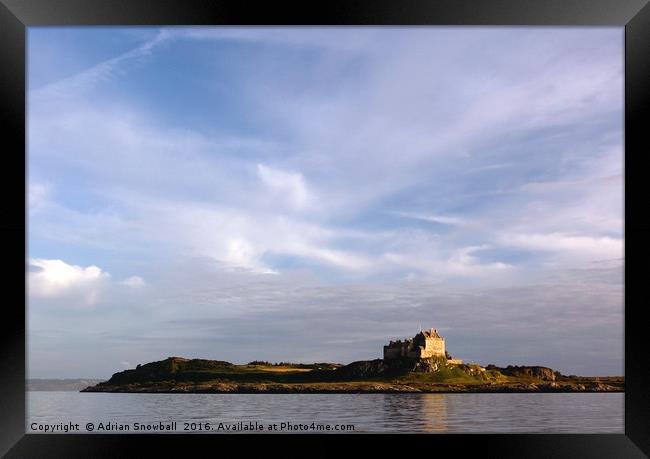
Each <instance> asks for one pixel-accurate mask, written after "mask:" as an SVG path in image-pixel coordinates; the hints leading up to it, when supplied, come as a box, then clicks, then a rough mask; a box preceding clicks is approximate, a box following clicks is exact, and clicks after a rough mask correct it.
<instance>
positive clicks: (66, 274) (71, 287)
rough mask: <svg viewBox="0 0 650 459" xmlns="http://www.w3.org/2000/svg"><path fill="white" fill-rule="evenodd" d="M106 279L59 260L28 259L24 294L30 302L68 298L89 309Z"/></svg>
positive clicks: (95, 270) (101, 273) (89, 268)
mask: <svg viewBox="0 0 650 459" xmlns="http://www.w3.org/2000/svg"><path fill="white" fill-rule="evenodd" d="M109 278H110V274H108V273H107V272H104V271H102V270H101V269H100V268H98V267H97V266H94V265H91V266H87V267H81V266H76V265H69V264H67V263H66V262H64V261H62V260H46V259H41V258H32V259H30V260H29V271H28V291H29V295H30V297H34V298H69V299H70V300H71V301H77V302H78V304H85V305H91V304H94V303H95V302H96V301H97V299H98V294H99V292H100V290H101V289H102V287H103V286H104V283H105V282H106V281H107V280H108V279H109ZM71 306H75V304H71Z"/></svg>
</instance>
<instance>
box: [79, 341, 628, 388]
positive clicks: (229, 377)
mask: <svg viewBox="0 0 650 459" xmlns="http://www.w3.org/2000/svg"><path fill="white" fill-rule="evenodd" d="M624 390H625V380H624V378H623V377H622V376H575V375H568V376H567V375H563V374H561V373H560V372H557V371H553V370H552V369H550V368H547V367H543V366H513V365H509V366H507V367H498V366H495V365H486V366H482V365H479V364H477V363H465V362H463V361H462V360H460V359H456V358H453V357H452V356H451V355H450V354H449V353H448V352H447V350H446V349H445V339H444V338H443V337H441V336H440V334H439V333H438V332H437V330H436V329H430V330H424V331H422V330H421V331H420V332H419V333H418V334H416V335H415V336H414V337H413V338H410V339H406V340H403V341H402V340H398V341H391V342H390V343H389V344H388V345H386V346H384V354H383V359H375V360H362V361H357V362H352V363H350V364H347V365H342V364H337V363H312V364H304V363H288V362H280V363H271V362H265V361H252V362H250V363H248V364H243V365H237V364H233V363H230V362H226V361H222V360H207V359H187V358H182V357H168V358H167V359H165V360H161V361H157V362H151V363H147V364H144V365H138V366H137V367H136V368H135V369H130V370H125V371H121V372H119V373H115V374H114V375H113V376H112V377H111V378H110V379H109V380H108V381H103V382H99V383H98V384H95V385H92V386H88V387H86V388H85V389H83V390H81V392H129V393H131V392H134V393H251V394H253V393H456V392H458V393H463V392H474V393H491V392H495V393H497V392H624Z"/></svg>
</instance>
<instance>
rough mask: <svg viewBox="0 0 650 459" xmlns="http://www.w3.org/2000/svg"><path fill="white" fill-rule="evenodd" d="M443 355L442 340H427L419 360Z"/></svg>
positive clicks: (443, 343) (443, 346)
mask: <svg viewBox="0 0 650 459" xmlns="http://www.w3.org/2000/svg"><path fill="white" fill-rule="evenodd" d="M444 355H445V340H444V339H443V338H427V339H426V345H425V348H424V349H422V352H421V353H420V358H423V359H425V358H427V357H436V356H444Z"/></svg>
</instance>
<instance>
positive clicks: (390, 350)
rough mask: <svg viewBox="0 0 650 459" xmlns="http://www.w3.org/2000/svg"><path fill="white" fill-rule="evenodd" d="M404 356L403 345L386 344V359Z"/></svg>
mask: <svg viewBox="0 0 650 459" xmlns="http://www.w3.org/2000/svg"><path fill="white" fill-rule="evenodd" d="M401 356H402V348H401V347H389V346H384V360H391V359H397V358H399V357H401Z"/></svg>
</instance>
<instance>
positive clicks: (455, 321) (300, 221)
mask: <svg viewBox="0 0 650 459" xmlns="http://www.w3.org/2000/svg"><path fill="white" fill-rule="evenodd" d="M622 45H623V29H622V28H476V27H475V28H427V27H416V28H372V27H364V28H180V27H178V28H164V29H158V28H30V29H29V31H28V82H29V93H28V102H27V103H28V209H29V221H28V226H29V230H28V238H29V239H28V243H29V245H28V274H27V275H28V285H29V290H28V320H29V326H28V328H29V342H28V345H29V373H30V376H32V377H107V376H110V375H111V374H112V373H114V372H116V371H119V370H121V369H124V368H130V367H134V366H135V365H136V364H137V363H145V362H148V361H152V360H158V359H163V358H165V357H167V356H169V355H182V356H186V357H199V358H215V359H223V360H229V361H233V362H246V361H250V360H254V359H262V360H272V361H280V360H284V361H287V360H291V361H303V362H310V361H338V362H350V361H353V360H359V359H371V358H377V357H379V356H380V355H381V347H382V345H383V344H384V343H385V342H387V341H388V340H389V339H394V338H404V337H408V336H411V335H413V334H414V332H416V331H417V329H418V327H419V325H420V324H421V325H422V326H423V327H436V328H437V329H438V330H440V331H441V333H442V334H443V336H445V337H446V339H447V347H448V349H449V350H450V352H451V353H452V354H453V355H455V356H458V357H459V358H463V359H465V360H469V361H476V362H480V363H483V364H488V363H495V364H502V365H505V364H537V365H545V366H550V367H552V368H554V369H557V370H560V371H562V372H566V373H577V374H622V372H623V284H622V275H623V204H622V203H623V176H622V171H623V124H622V120H623V54H622V50H623V47H622Z"/></svg>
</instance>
